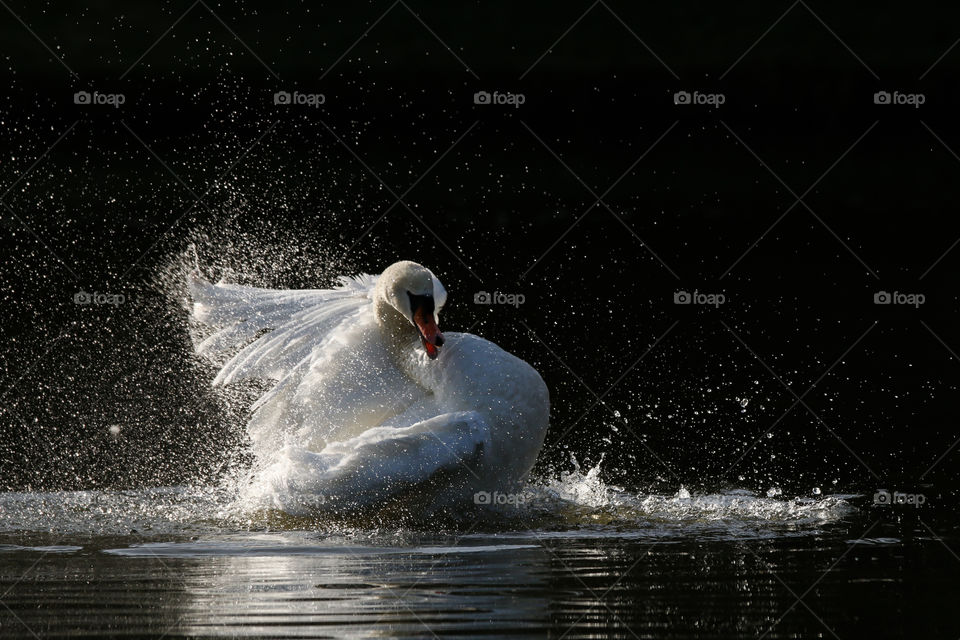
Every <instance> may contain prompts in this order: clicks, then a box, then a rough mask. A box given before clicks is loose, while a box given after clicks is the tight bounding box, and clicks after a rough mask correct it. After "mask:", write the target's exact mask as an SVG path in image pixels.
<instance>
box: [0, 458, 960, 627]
mask: <svg viewBox="0 0 960 640" xmlns="http://www.w3.org/2000/svg"><path fill="white" fill-rule="evenodd" d="M547 493H550V492H541V494H540V495H539V497H538V499H539V500H547V498H548V497H552V501H548V502H549V504H546V505H545V507H544V508H543V509H540V510H539V511H537V510H526V511H523V512H518V513H516V514H512V515H511V514H507V515H506V516H504V517H494V516H487V517H485V518H477V519H475V520H474V521H473V522H470V523H469V524H463V525H462V526H459V527H457V528H455V529H451V530H450V531H448V532H436V531H434V532H430V533H423V532H418V531H416V530H413V529H406V530H405V529H398V528H396V527H390V526H387V527H381V528H379V529H376V528H369V527H367V528H347V527H343V526H339V527H330V526H324V524H323V523H312V524H310V523H303V522H300V523H295V522H291V521H282V520H278V519H277V517H276V516H274V518H273V520H271V519H270V518H266V517H265V516H264V515H263V514H243V513H241V512H238V511H236V509H235V505H234V506H231V505H230V504H229V503H228V501H225V500H224V496H222V495H221V496H216V495H213V494H212V493H210V492H207V491H202V490H183V489H170V490H160V491H152V492H151V491H146V492H138V493H130V492H126V493H112V494H108V493H95V492H79V493H49V494H7V495H5V496H4V497H3V500H2V505H3V509H2V510H0V523H2V524H3V529H4V532H3V533H2V534H0V604H2V607H0V633H2V635H3V636H4V637H63V636H70V637H80V636H85V635H96V636H138V635H144V636H153V637H182V636H190V637H197V636H219V637H240V636H243V637H331V638H355V637H418V638H420V637H423V638H431V637H462V638H467V637H470V638H475V637H554V638H561V637H562V638H648V637H672V638H693V637H755V638H787V637H802V638H815V637H825V638H833V637H838V638H853V637H870V638H887V637H890V638H893V637H916V638H939V637H949V638H953V637H956V636H957V634H958V633H960V619H958V617H957V616H956V615H955V614H954V612H953V611H952V607H954V606H955V604H956V599H957V593H958V589H957V587H956V581H957V578H958V577H960V558H958V557H957V556H956V555H955V552H954V551H952V550H951V548H950V547H954V548H960V544H958V540H957V535H956V530H955V528H952V527H951V526H947V525H944V524H942V523H939V522H937V521H933V520H929V515H928V512H924V516H925V517H918V516H917V514H918V513H919V511H918V510H913V511H907V510H905V509H903V508H898V507H888V508H886V509H883V508H870V507H868V506H865V503H864V500H863V499H862V498H858V497H855V496H845V497H826V498H818V499H816V500H814V499H785V498H782V497H781V496H777V497H775V498H766V497H754V496H750V495H748V494H747V492H733V493H730V494H724V495H719V494H718V495H710V496H696V495H694V496H689V495H686V494H684V493H682V492H681V494H679V495H677V496H630V495H629V494H627V493H626V492H621V491H617V490H615V489H611V488H606V487H603V486H602V485H598V484H596V483H592V484H591V479H590V478H589V477H579V478H575V479H573V480H570V479H569V478H568V479H567V482H566V483H565V485H564V486H563V487H560V486H554V487H553V492H552V493H550V495H549V496H548V495H547ZM44 522H46V523H48V524H49V525H50V529H51V530H50V531H42V530H41V529H42V527H41V526H40V525H42V523H44ZM31 528H33V530H30V529H31ZM119 532H123V533H119Z"/></svg>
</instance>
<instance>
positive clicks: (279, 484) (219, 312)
mask: <svg viewBox="0 0 960 640" xmlns="http://www.w3.org/2000/svg"><path fill="white" fill-rule="evenodd" d="M189 290H190V297H191V299H192V306H191V307H190V309H191V316H192V319H193V320H194V321H195V324H194V326H195V327H202V328H204V329H205V331H206V333H207V334H208V335H206V337H204V338H203V339H202V340H201V339H200V338H199V337H197V339H196V340H195V350H196V352H197V353H198V354H199V355H201V356H204V357H206V358H209V359H210V360H212V361H213V362H215V363H216V364H217V365H218V366H220V369H219V371H218V373H217V374H216V377H215V378H214V380H213V385H214V386H225V385H231V384H235V383H239V382H242V381H245V380H246V381H249V380H263V381H267V383H268V388H267V390H266V391H265V392H263V393H262V395H260V396H259V397H258V398H257V399H256V401H255V402H254V403H253V404H252V406H251V408H250V417H249V420H248V423H247V432H248V435H249V437H250V440H251V442H252V444H253V449H254V453H255V456H256V460H257V463H256V465H255V469H256V471H255V479H254V481H253V483H252V485H251V486H252V487H253V488H252V489H251V492H252V493H253V494H256V497H258V498H260V499H263V500H264V501H265V502H266V503H267V504H268V505H269V506H271V507H273V508H279V509H281V510H283V511H285V512H288V513H291V514H294V515H299V514H304V513H307V512H315V511H338V512H344V513H349V512H354V511H358V510H359V511H363V510H370V509H374V510H376V509H381V508H383V507H384V506H385V505H387V504H397V503H398V501H401V503H402V504H403V505H404V507H403V508H404V509H405V510H411V509H412V510H416V511H418V512H420V513H424V514H428V513H430V512H433V511H435V510H436V509H438V508H439V509H442V508H446V507H451V506H455V505H463V504H483V503H487V504H490V503H493V504H496V503H497V502H501V503H502V502H503V500H502V499H499V500H498V499H497V497H496V496H498V495H499V496H509V494H510V493H517V492H520V490H521V482H522V481H523V479H524V478H525V476H526V475H527V474H528V473H529V471H530V469H531V467H532V466H533V464H534V462H535V461H536V458H537V455H538V453H539V451H540V448H541V446H542V445H543V440H544V436H545V434H546V431H547V427H548V424H549V413H550V398H549V392H548V389H547V386H546V384H545V383H544V381H543V379H542V378H541V377H540V375H539V374H538V373H537V371H536V370H535V369H534V368H533V367H531V366H530V365H529V364H527V363H526V362H524V361H523V360H521V359H520V358H517V357H516V356H514V355H512V354H510V353H508V352H506V351H504V350H503V349H501V348H500V347H498V346H497V345H496V344H494V343H493V342H490V341H489V340H485V339H483V338H481V337H479V336H475V335H472V334H469V333H454V332H448V333H445V334H444V333H442V332H441V331H440V328H439V313H440V310H441V309H442V308H443V306H444V304H445V303H446V300H447V292H446V289H444V287H443V285H442V284H441V283H440V280H439V279H438V278H437V277H436V276H435V275H434V274H433V273H432V272H431V271H430V270H429V269H427V268H425V267H423V266H422V265H420V264H417V263H415V262H411V261H401V262H397V263H395V264H392V265H390V266H389V267H387V268H386V269H385V270H384V271H383V273H381V274H380V275H379V276H373V275H367V274H361V275H358V276H355V277H349V276H342V277H341V278H340V279H339V286H337V287H334V288H331V289H311V290H279V289H262V288H257V287H249V286H241V285H236V284H227V283H223V282H220V283H217V284H213V283H211V282H209V281H207V280H205V279H203V278H202V277H201V276H200V274H199V272H198V271H194V272H193V273H192V274H191V275H190V278H189ZM261 388H262V387H261ZM520 495H522V494H520ZM508 502H509V503H511V504H513V503H515V502H514V501H510V500H509V498H508Z"/></svg>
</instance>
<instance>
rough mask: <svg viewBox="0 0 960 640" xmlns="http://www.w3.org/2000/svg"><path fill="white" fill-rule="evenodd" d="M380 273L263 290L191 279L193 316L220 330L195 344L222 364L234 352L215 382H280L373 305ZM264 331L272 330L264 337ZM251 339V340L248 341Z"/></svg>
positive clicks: (196, 319)
mask: <svg viewBox="0 0 960 640" xmlns="http://www.w3.org/2000/svg"><path fill="white" fill-rule="evenodd" d="M376 280H377V277H376V276H370V275H359V276H357V277H356V278H350V277H343V278H341V279H340V286H339V287H336V288H333V289H304V290H289V289H260V288H258V287H247V286H242V285H236V284H224V283H219V284H212V283H210V282H208V281H206V280H204V279H202V278H199V277H197V276H196V275H191V277H190V295H191V297H192V299H193V310H192V314H191V315H192V318H193V319H194V320H195V321H197V322H199V323H201V324H204V325H209V326H212V327H214V329H215V332H214V333H213V334H212V335H210V336H209V337H207V338H206V339H204V340H203V341H202V342H199V343H198V344H196V345H195V348H196V351H197V353H198V354H200V355H203V356H205V357H207V358H209V359H211V360H213V361H214V362H221V361H222V360H223V359H224V358H225V357H229V356H230V354H234V352H236V351H237V349H240V351H239V352H237V353H235V354H234V355H233V356H232V357H231V358H230V359H229V360H228V361H227V362H226V363H225V364H224V365H223V368H222V369H221V370H220V373H218V374H217V377H216V379H215V380H214V384H215V385H218V384H229V383H231V382H237V381H240V380H245V379H255V378H271V379H274V380H280V379H282V378H283V377H284V376H286V375H287V374H289V373H290V372H291V371H292V370H293V369H294V367H296V366H297V365H298V364H299V363H301V362H302V361H303V360H304V358H306V357H307V356H309V355H310V354H311V353H312V352H313V351H314V350H315V349H316V348H317V347H318V345H320V344H321V343H322V342H323V341H324V340H327V339H329V338H330V334H331V333H332V332H333V330H334V329H336V328H337V327H338V326H339V325H340V324H341V323H342V322H343V321H344V320H345V319H346V318H348V317H350V316H352V315H357V314H359V313H361V312H362V311H365V310H367V309H369V308H370V307H371V306H372V304H373V299H372V295H373V287H374V285H375V284H376ZM264 331H271V333H269V334H267V335H265V336H261V337H260V338H259V339H257V340H255V341H254V342H252V343H250V341H251V340H253V339H254V338H255V337H256V336H257V335H258V334H261V333H262V332H264ZM248 343H250V344H248Z"/></svg>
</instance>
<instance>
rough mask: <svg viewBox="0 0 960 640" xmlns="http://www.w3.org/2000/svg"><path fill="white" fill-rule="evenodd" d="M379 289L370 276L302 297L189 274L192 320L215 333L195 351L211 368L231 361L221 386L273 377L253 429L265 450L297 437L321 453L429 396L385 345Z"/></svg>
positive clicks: (220, 377) (217, 381)
mask: <svg viewBox="0 0 960 640" xmlns="http://www.w3.org/2000/svg"><path fill="white" fill-rule="evenodd" d="M375 283H376V277H375V276H366V275H363V276H359V277H357V278H342V279H341V286H340V287H338V288H335V289H313V290H300V291H297V290H276V289H259V288H256V287H244V286H239V285H230V284H211V283H209V282H206V281H204V280H201V279H199V278H192V280H191V283H190V287H191V294H192V296H193V300H194V306H193V318H194V319H195V320H196V321H198V322H200V323H203V324H207V325H212V326H213V327H214V329H215V332H214V333H213V334H212V335H210V336H209V337H207V338H206V339H205V340H203V341H202V342H200V343H199V344H197V345H196V349H197V352H198V353H200V354H202V355H204V356H207V357H208V358H210V359H212V360H213V361H214V362H219V361H222V360H223V359H224V358H229V359H228V360H227V361H226V363H225V364H223V366H222V368H221V369H220V372H219V373H218V374H217V376H216V378H215V380H214V385H225V384H230V383H232V382H237V381H241V380H246V379H263V380H275V381H276V384H275V385H274V386H273V387H272V388H271V389H270V390H269V391H267V392H266V393H264V394H263V395H262V396H261V397H260V398H259V399H258V400H257V401H256V403H255V404H254V405H253V407H252V412H253V413H252V416H251V418H250V422H249V423H248V425H247V431H248V433H249V435H250V437H251V438H252V440H253V441H254V443H255V444H256V445H257V447H258V451H259V453H261V454H264V455H270V454H272V453H274V452H276V451H277V450H278V449H280V448H281V447H283V446H284V445H285V444H287V443H288V442H290V441H291V440H292V441H293V442H294V443H296V444H297V445H298V446H302V447H304V448H307V449H310V450H313V451H319V450H321V449H322V448H323V447H325V446H326V445H327V444H328V443H329V442H332V441H336V440H342V439H346V438H350V437H354V436H356V435H358V434H359V433H362V432H363V431H364V430H365V429H368V428H370V427H377V426H380V425H382V424H384V423H385V421H386V420H388V419H390V418H393V417H394V416H396V415H398V414H400V413H401V412H403V411H405V410H406V409H407V408H408V407H410V406H411V404H413V403H415V402H417V401H419V400H422V399H423V398H424V396H425V395H426V392H425V390H424V389H422V388H421V387H419V386H417V385H416V383H414V382H413V381H412V380H411V379H410V378H409V377H407V376H406V375H405V374H403V373H402V372H401V371H400V370H399V369H398V368H397V367H396V365H395V364H394V363H393V361H392V360H391V359H390V357H389V355H388V351H387V349H386V347H385V346H384V344H383V340H382V338H381V335H380V332H379V330H378V327H377V325H376V322H375V319H374V314H373V300H372V296H373V287H374V285H375ZM251 340H252V341H251ZM237 349H239V351H237ZM234 352H236V353H234ZM231 355H232V357H231ZM406 424H410V423H406Z"/></svg>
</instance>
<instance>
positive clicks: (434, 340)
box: [413, 305, 443, 360]
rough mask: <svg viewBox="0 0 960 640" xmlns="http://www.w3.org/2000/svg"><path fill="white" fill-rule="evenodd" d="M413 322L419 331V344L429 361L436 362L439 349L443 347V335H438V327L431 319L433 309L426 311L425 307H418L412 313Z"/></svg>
mask: <svg viewBox="0 0 960 640" xmlns="http://www.w3.org/2000/svg"><path fill="white" fill-rule="evenodd" d="M413 321H414V322H415V323H416V325H417V329H419V330H420V342H421V343H423V348H424V349H425V350H426V352H427V355H428V356H429V357H430V359H431V360H436V358H437V356H438V355H440V347H442V346H443V334H442V333H440V327H438V326H437V321H436V320H434V318H433V309H427V308H426V305H423V306H419V307H417V309H416V310H415V311H414V312H413Z"/></svg>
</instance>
